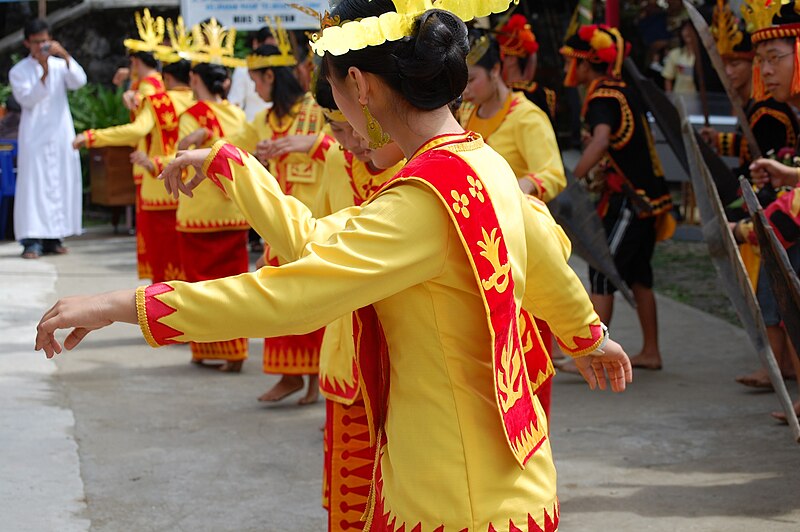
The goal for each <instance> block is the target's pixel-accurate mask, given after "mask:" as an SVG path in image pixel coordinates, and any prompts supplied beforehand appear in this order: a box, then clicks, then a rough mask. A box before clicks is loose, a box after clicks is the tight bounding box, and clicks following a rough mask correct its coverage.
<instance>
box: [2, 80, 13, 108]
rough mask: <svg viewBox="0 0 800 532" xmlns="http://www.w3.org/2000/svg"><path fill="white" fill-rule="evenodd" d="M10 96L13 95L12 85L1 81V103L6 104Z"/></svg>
mask: <svg viewBox="0 0 800 532" xmlns="http://www.w3.org/2000/svg"><path fill="white" fill-rule="evenodd" d="M9 96H11V85H6V84H5V83H0V105H5V103H6V102H7V101H8V97H9Z"/></svg>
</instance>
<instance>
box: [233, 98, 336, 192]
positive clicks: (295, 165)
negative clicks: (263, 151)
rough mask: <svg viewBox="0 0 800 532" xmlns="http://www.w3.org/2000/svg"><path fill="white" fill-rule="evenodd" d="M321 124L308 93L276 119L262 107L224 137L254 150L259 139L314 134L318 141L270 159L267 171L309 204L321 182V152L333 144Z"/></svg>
mask: <svg viewBox="0 0 800 532" xmlns="http://www.w3.org/2000/svg"><path fill="white" fill-rule="evenodd" d="M324 127H325V120H324V116H323V114H322V108H321V107H320V106H319V105H318V104H317V102H316V101H315V100H314V98H313V97H312V96H311V94H310V93H307V94H306V95H305V96H303V98H302V99H301V100H300V101H299V102H297V103H296V104H295V105H294V107H292V111H291V112H290V113H289V114H288V115H286V116H284V117H281V118H278V116H277V115H276V114H275V112H274V110H273V109H264V110H263V111H261V112H259V113H258V114H257V115H256V116H255V118H253V121H252V122H250V123H246V124H244V127H242V128H241V129H240V130H239V131H238V132H237V133H235V134H234V135H233V136H231V137H230V138H228V139H227V140H228V141H229V142H230V143H231V144H234V145H235V146H239V147H240V148H242V149H244V150H246V151H249V152H250V153H255V151H256V145H257V144H258V142H259V141H261V140H277V139H279V138H282V137H288V136H291V135H317V141H316V142H315V144H314V146H313V147H312V148H311V150H310V151H309V152H308V153H290V154H288V155H284V156H282V157H280V158H278V159H273V160H271V161H269V171H270V173H272V175H274V176H275V177H276V178H277V179H278V181H279V182H280V184H281V187H282V189H283V191H284V192H286V193H287V194H291V195H292V196H294V197H295V198H297V199H299V200H300V201H302V202H303V203H304V204H305V205H307V206H309V207H311V206H313V205H314V203H315V201H316V198H317V194H318V193H319V188H320V185H321V183H322V165H323V163H324V151H326V150H327V149H328V147H330V145H331V144H332V143H333V139H331V138H330V137H328V136H327V135H325V134H324V133H323V128H324Z"/></svg>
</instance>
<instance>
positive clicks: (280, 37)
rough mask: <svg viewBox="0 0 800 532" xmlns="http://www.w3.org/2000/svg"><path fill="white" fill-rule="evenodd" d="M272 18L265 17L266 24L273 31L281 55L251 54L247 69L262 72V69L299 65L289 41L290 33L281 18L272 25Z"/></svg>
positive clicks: (248, 58)
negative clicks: (282, 23) (284, 27)
mask: <svg viewBox="0 0 800 532" xmlns="http://www.w3.org/2000/svg"><path fill="white" fill-rule="evenodd" d="M271 20H272V19H271V18H270V17H265V22H266V23H267V26H268V27H269V29H270V31H272V35H273V36H274V37H275V40H276V41H277V45H276V46H277V47H278V50H279V51H280V53H279V54H273V55H258V54H250V55H248V56H247V69H248V70H260V69H262V68H273V67H292V66H295V65H297V58H296V57H295V56H294V53H292V43H291V42H290V41H289V33H288V32H287V31H286V30H285V29H283V26H282V25H281V21H280V19H279V18H277V17H275V24H274V25H273V24H271V23H270V21H271Z"/></svg>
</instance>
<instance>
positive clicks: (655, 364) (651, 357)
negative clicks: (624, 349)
mask: <svg viewBox="0 0 800 532" xmlns="http://www.w3.org/2000/svg"><path fill="white" fill-rule="evenodd" d="M631 366H633V367H634V368H641V369H652V370H659V369H661V354H660V353H644V352H642V353H639V354H638V355H636V356H632V357H631Z"/></svg>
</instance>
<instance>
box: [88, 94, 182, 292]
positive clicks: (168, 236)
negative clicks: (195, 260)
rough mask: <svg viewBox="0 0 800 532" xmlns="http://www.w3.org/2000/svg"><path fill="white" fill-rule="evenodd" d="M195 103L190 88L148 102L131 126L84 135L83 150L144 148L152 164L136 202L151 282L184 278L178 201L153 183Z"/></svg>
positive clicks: (145, 172) (144, 173)
mask: <svg viewBox="0 0 800 532" xmlns="http://www.w3.org/2000/svg"><path fill="white" fill-rule="evenodd" d="M192 103H194V98H193V96H192V92H191V90H189V89H188V88H185V89H177V90H172V91H167V92H161V93H156V94H153V95H150V96H146V97H145V98H144V100H143V102H142V106H141V107H140V109H139V111H138V114H137V115H136V118H135V119H134V121H133V122H131V123H130V124H125V125H122V126H117V127H111V128H107V129H90V130H87V131H85V132H84V134H85V135H86V146H87V147H89V148H93V147H102V146H132V147H133V146H138V145H143V147H144V149H145V150H146V152H145V153H147V155H148V157H149V158H150V159H151V160H152V161H153V163H154V164H155V167H156V169H155V172H154V173H153V174H151V173H150V172H149V171H148V170H147V169H146V168H142V167H138V166H137V168H140V169H141V170H140V171H141V174H140V175H141V181H140V185H139V187H137V188H138V193H137V200H138V204H139V207H140V211H139V217H138V220H137V226H138V233H139V234H141V235H142V239H143V241H144V247H145V249H147V250H149V252H148V254H147V259H148V263H149V265H150V269H151V278H152V280H153V282H156V283H157V282H161V281H170V280H173V279H181V278H183V276H182V274H181V261H180V256H179V254H178V236H177V233H176V231H175V210H176V209H177V208H178V201H177V200H175V199H173V198H172V196H170V195H169V194H167V191H166V189H165V188H164V184H163V183H162V182H161V181H159V180H158V179H156V177H157V176H158V174H159V173H161V170H162V169H163V160H164V158H165V157H170V156H172V155H173V154H174V153H175V150H176V149H177V144H178V117H179V116H180V115H181V113H183V111H185V110H186V109H187V108H189V106H191V105H192Z"/></svg>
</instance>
